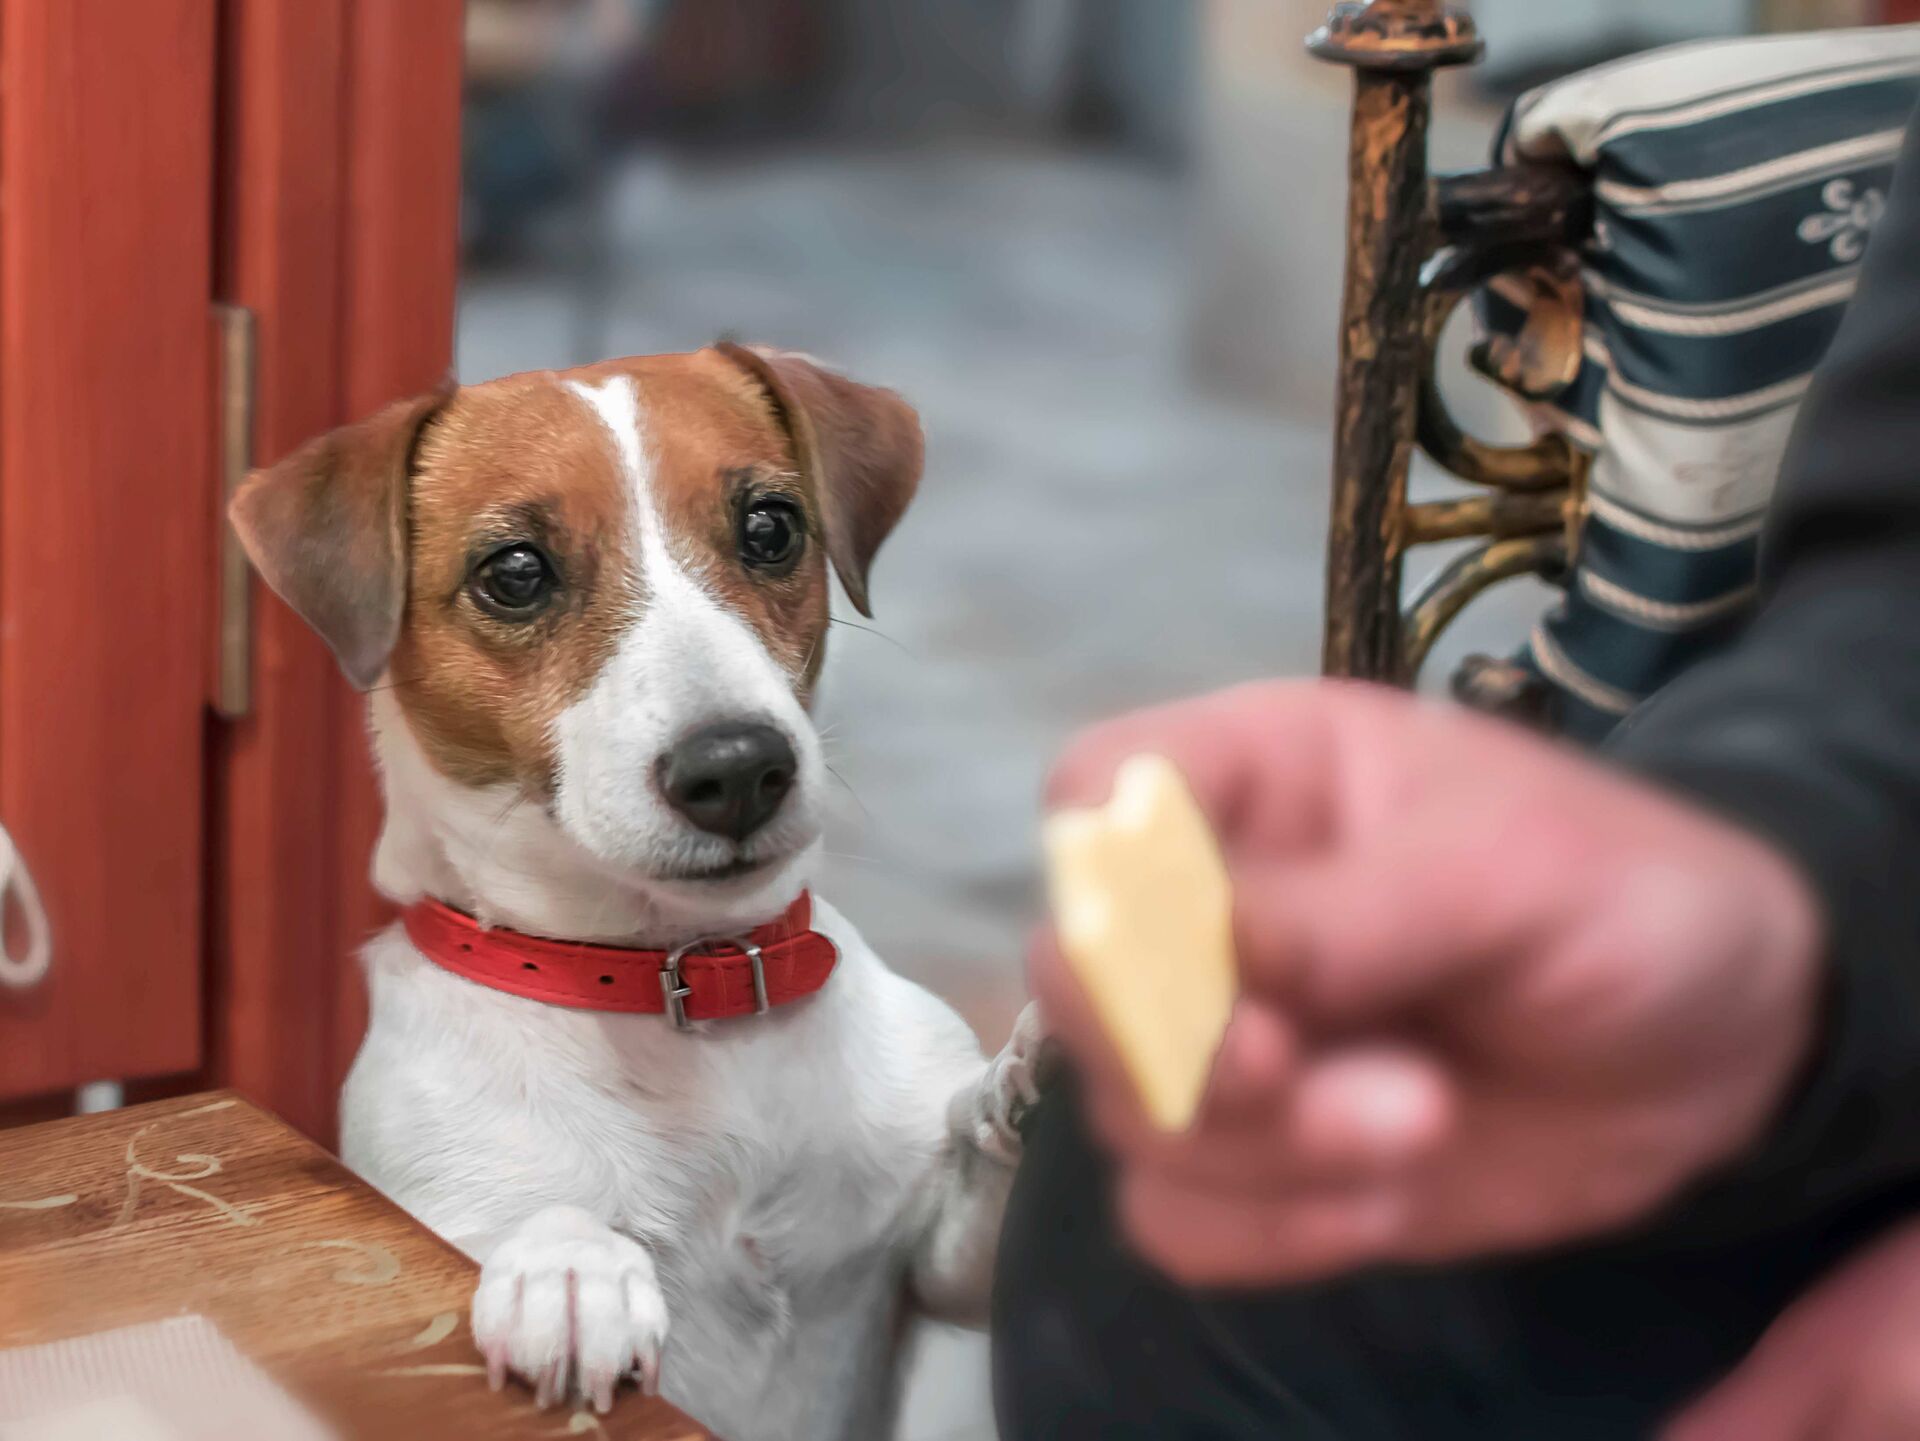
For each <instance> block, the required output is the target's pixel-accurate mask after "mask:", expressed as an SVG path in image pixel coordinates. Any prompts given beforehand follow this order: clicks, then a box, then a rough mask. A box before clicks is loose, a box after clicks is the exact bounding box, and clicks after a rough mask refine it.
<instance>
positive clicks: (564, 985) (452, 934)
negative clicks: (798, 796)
mask: <svg viewBox="0 0 1920 1441" xmlns="http://www.w3.org/2000/svg"><path fill="white" fill-rule="evenodd" d="M812 911H813V903H812V900H811V898H810V897H809V896H808V895H807V893H806V892H805V891H802V892H801V893H800V897H799V899H798V900H796V901H795V902H794V903H793V904H792V905H790V906H788V907H787V912H786V914H785V915H783V916H781V917H780V919H779V920H777V921H772V922H769V923H768V924H767V925H764V926H760V927H757V928H756V929H754V930H753V931H752V932H750V933H749V934H747V935H745V936H741V937H739V938H737V939H723V938H717V937H716V938H708V939H704V940H698V941H694V942H692V943H691V944H689V945H686V946H682V947H681V948H680V949H679V950H676V951H642V950H634V949H630V948H628V947H626V946H598V945H590V944H588V943H586V942H584V941H551V940H546V939H544V938H542V937H540V936H528V935H523V934H521V933H520V932H519V931H509V930H504V929H501V928H499V927H487V926H483V925H481V924H480V923H479V922H478V921H476V920H474V919H473V917H472V916H469V915H465V914H463V913H461V912H460V911H456V910H454V909H453V907H451V906H447V905H442V904H441V903H440V902H439V901H435V900H421V901H415V902H414V903H413V904H412V905H410V906H408V907H407V908H406V909H405V910H404V911H402V912H401V920H402V922H403V923H404V924H405V925H406V928H407V936H408V938H409V939H411V940H412V941H413V944H414V945H415V946H416V947H418V948H419V951H420V953H421V954H422V955H424V956H425V957H426V958H427V959H428V960H430V961H432V962H433V963H434V964H436V965H439V966H444V967H446V969H448V970H449V971H452V972H453V973H454V974H455V975H457V976H465V977H466V978H467V979H468V980H470V981H477V982H479V984H481V985H483V986H491V987H492V988H493V989H494V990H496V991H505V992H507V993H508V994H509V995H514V996H526V997H527V998H529V999H530V1000H535V1001H545V1002H546V1003H547V1004H548V1005H551V1006H572V1007H574V1008H575V1009H578V1010H583V1011H636V1012H639V1013H641V1014H644V1015H654V1016H658V1015H666V1016H670V1017H672V1019H673V1023H674V1024H675V1025H676V1026H678V1027H680V1028H681V1029H682V1030H685V1029H686V1028H687V1026H688V1025H689V1023H691V1022H693V1021H718V1020H724V1019H726V1018H728V1017H730V1016H751V1015H753V1014H755V1013H756V1012H760V1011H766V1010H769V1009H771V1008H772V1007H774V1006H778V1005H783V1004H785V1003H786V1002H788V1001H797V1000H799V999H800V998H801V997H803V996H810V995H812V994H813V993H814V992H815V991H817V990H819V989H820V988H821V987H822V986H824V985H825V984H826V983H827V977H828V976H830V975H832V974H833V966H834V962H835V961H837V960H838V959H839V955H840V953H839V951H838V950H837V949H836V948H835V947H834V944H833V942H832V941H830V940H828V939H827V938H826V937H825V936H823V935H821V934H820V933H819V932H818V931H815V930H811V929H809V925H810V923H811V920H812Z"/></svg>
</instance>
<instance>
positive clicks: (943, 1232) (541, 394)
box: [232, 344, 1039, 1441]
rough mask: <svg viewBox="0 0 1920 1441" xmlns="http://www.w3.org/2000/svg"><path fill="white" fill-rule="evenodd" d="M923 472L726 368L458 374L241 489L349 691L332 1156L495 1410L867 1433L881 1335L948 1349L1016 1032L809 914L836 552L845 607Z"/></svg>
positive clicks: (872, 1433) (269, 555) (1027, 1030)
mask: <svg viewBox="0 0 1920 1441" xmlns="http://www.w3.org/2000/svg"><path fill="white" fill-rule="evenodd" d="M920 468H921V437H920V427H919V421H918V418H917V417H916V416H915V414H914V412H913V411H912V410H911V409H909V408H908V406H907V405H906V404H905V403H904V402H903V401H902V400H901V399H900V398H899V397H898V396H896V395H894V394H893V393H892V392H890V391H885V390H877V389H873V388H870V387H867V386H863V385H856V384H854V383H852V382H850V381H848V380H846V379H844V378H842V377H841V376H840V375H838V374H836V373H834V372H832V371H830V370H827V369H825V368H824V367H822V366H820V365H819V364H817V363H815V362H814V361H812V360H810V359H807V358H805V357H801V356H796V355H788V354H781V353H776V352H770V351H761V350H749V349H746V348H743V347H740V346H735V345H731V344H722V345H719V346H716V347H714V348H711V349H707V350H702V351H700V352H698V353H696V354H692V355H664V356H648V357H643V358H638V359H631V360H618V361H609V362H607V363H604V364H601V365H595V366H590V367H586V368H583V369H578V370H572V371H566V372H560V373H540V374H528V375H517V376H509V377H507V378H505V379H502V380H495V381H492V382H489V383H487V384H484V385H476V386H463V387H459V388H457V389H456V388H453V387H451V386H449V387H448V388H446V389H444V390H442V391H441V392H439V393H436V394H433V395H427V396H422V397H420V398H418V399H414V400H409V401H404V402H401V403H399V404H396V405H393V406H390V407H389V408H387V409H386V410H384V411H382V412H381V413H380V414H378V415H376V416H374V417H373V418H372V419H370V420H366V421H363V422H361V423H359V424H357V425H350V426H347V427H346V428H344V429H342V430H338V431H335V432H334V433H333V434H331V435H328V436H325V437H323V438H321V439H319V440H316V441H313V442H311V443H309V444H308V445H306V446H305V447H304V448H302V449H301V450H299V451H297V452H296V453H294V454H293V455H291V456H290V457H288V458H287V459H286V460H283V461H282V462H280V463H279V464H278V465H275V466H273V467H271V468H270V469H266V470H262V471H259V472H256V473H255V474H254V475H253V476H251V477H250V478H249V479H248V481H247V483H246V485H245V487H244V488H243V489H242V490H241V491H240V492H239V494H238V495H237V497H236V498H235V501H234V504H233V509H232V515H233V521H234V525H235V527H236V529H237V530H238V532H239V535H240V537H241V539H242V541H243V542H244V543H245V545H246V548H247V551H248V553H249V554H250V555H251V556H252V558H253V561H254V563H255V564H256V566H257V567H258V568H259V570H260V572H261V574H262V575H263V576H264V577H265V578H266V580H267V582H268V583H269V584H270V585H271V586H272V587H273V588H274V589H275V590H276V591H277V592H279V594H280V595H281V596H282V597H283V598H285V599H286V600H287V601H288V602H289V603H290V604H291V605H292V606H293V607H294V608H295V609H296V610H297V611H299V612H300V614H301V615H302V616H304V617H305V618H306V620H307V621H308V622H309V623H311V624H312V625H313V627H314V628H315V629H316V630H318V631H319V633H320V634H321V635H322V636H323V637H324V638H325V639H326V641H327V642H328V643H329V644H330V645H331V646H332V648H333V650H334V652H335V654H336V655H337V656H338V658H339V660H340V663H341V665H342V666H343V668H344V669H345V670H346V673H347V675H348V677H349V678H350V679H351V680H352V681H353V682H354V683H355V684H356V685H358V686H359V687H361V688H363V689H366V690H368V691H370V692H371V695H370V709H371V716H372V728H373V736H374V744H375V750H376V754H377V757H378V761H379V767H380V772H381V776H382V778H383V781H384V785H385V790H386V802H387V809H386V824H385V829H384V831H383V833H382V835H381V838H380V843H379V847H378V850H377V852H376V854H375V857H374V879H375V883H376V884H377V885H378V887H379V888H380V890H381V891H382V892H383V893H385V894H386V895H387V896H388V897H390V898H391V899H392V900H394V901H395V902H397V903H398V904H399V905H400V906H401V907H402V919H401V920H400V921H399V922H397V923H396V924H395V925H394V926H393V927H391V928H390V929H389V930H387V931H386V932H384V933H383V934H381V935H379V936H378V937H376V938H375V939H374V940H373V941H372V943H371V944H370V945H369V946H368V948H367V951H366V955H365V963H366V970H367V975H368V981H369V986H370V990H371V995H372V1023H371V1026H370V1027H369V1030H368V1032H367V1036H366V1040H365V1042H364V1044H363V1045H362V1046H361V1049H360V1054H359V1057H358V1059H357V1060H356V1061H355V1062H354V1066H353V1070H352V1074H351V1075H350V1076H349V1078H348V1080H347V1085H346V1091H345V1094H344V1097H343V1100H342V1111H343V1136H344V1151H345V1156H346V1160H347V1162H348V1163H349V1164H350V1165H352V1166H353V1167H354V1168H355V1169H356V1170H357V1171H359V1172H360V1173H361V1174H362V1175H364V1176H366V1177H367V1178H368V1179H369V1180H370V1181H372V1182H373V1183H374V1184H375V1185H377V1186H379V1187H380V1188H381V1189H382V1190H384V1191H385V1192H386V1193H387V1194H388V1195H390V1196H391V1197H393V1198H394V1199H395V1200H396V1201H398V1202H399V1203H400V1204H401V1205H402V1206H404V1207H405V1208H406V1209H407V1210H409V1211H410V1212H412V1213H413V1214H414V1215H416V1216H418V1217H419V1218H420V1219H421V1220H422V1221H423V1222H425V1223H426V1224H427V1225H428V1226H431V1227H432V1228H433V1229H434V1230H436V1231H437V1232H439V1233H440V1234H441V1235H442V1236H444V1237H446V1238H447V1239H448V1240H450V1241H452V1242H453V1243H455V1244H456V1245H458V1246H460V1247H461V1248H462V1249H464V1250H465V1251H467V1252H468V1253H469V1254H471V1255H472V1256H473V1257H474V1258H475V1259H476V1260H478V1261H479V1262H480V1265H481V1272H480V1283H479V1288H478V1290H477V1291H476V1292H475V1294H474V1298H473V1308H472V1311H473V1316H472V1319H473V1335H474V1339H475V1341H476V1342H477V1344H478V1346H479V1349H480V1350H481V1352H482V1353H483V1355H484V1356H485V1359H486V1362H487V1367H488V1371H489V1374H490V1376H491V1379H492V1381H493V1384H494V1385H495V1386H498V1385H500V1384H501V1382H502V1380H503V1379H504V1377H505V1375H506V1374H507V1373H508V1372H512V1373H514V1374H517V1375H518V1376H520V1377H522V1378H523V1379H525V1380H526V1381H527V1382H529V1383H530V1384H532V1385H533V1386H534V1387H535V1388H536V1391H537V1396H538V1399H539V1401H540V1402H541V1404H543V1405H545V1404H550V1403H552V1402H554V1401H558V1400H561V1399H563V1398H565V1397H568V1396H570V1395H577V1396H579V1397H581V1398H582V1399H584V1400H587V1401H591V1402H592V1403H593V1404H594V1405H595V1406H597V1407H598V1408H600V1409H601V1410H605V1409H606V1408H607V1406H608V1405H609V1404H610V1402H611V1400H612V1395H613V1391H614V1388H615V1385H616V1383H617V1382H618V1381H619V1380H620V1379H621V1378H622V1377H624V1376H629V1375H630V1376H633V1377H634V1378H636V1379H637V1380H638V1381H639V1383H640V1384H641V1386H642V1387H643V1388H644V1389H646V1390H648V1391H653V1390H655V1389H658V1390H659V1391H661V1392H663V1393H664V1394H665V1395H666V1396H667V1397H668V1398H669V1399H670V1400H672V1401H673V1402H675V1403H676V1404H677V1405H679V1406H681V1407H682V1408H683V1409H684V1410H686V1411H687V1412H689V1413H690V1414H691V1415H693V1416H694V1417H695V1418H696V1419H698V1420H699V1421H701V1422H702V1423H703V1424H705V1425H707V1426H709V1427H711V1428H712V1429H713V1430H714V1431H716V1432H717V1433H719V1434H720V1435H723V1436H726V1437H728V1438H729V1441H808V1438H822V1441H826V1438H848V1441H877V1438H882V1437H884V1436H886V1435H887V1434H889V1431H890V1428H891V1426H892V1422H893V1414H894V1410H895V1406H896V1400H897V1394H898V1383H897V1372H898V1367H897V1362H898V1359H899V1352H900V1343H901V1337H902V1333H903V1328H904V1322H905V1321H906V1319H907V1318H908V1317H909V1316H910V1315H912V1314H914V1313H916V1312H919V1313H924V1314H930V1315H933V1316H936V1317H942V1318H949V1319H954V1320H960V1321H965V1322H973V1323H978V1322H979V1321H980V1320H981V1319H982V1317H983V1313H984V1309H985V1304H986V1297H987V1290H988V1279H989V1277H990V1275H991V1271H992V1261H993V1251H994V1246H995V1242H996V1238H997V1232H998V1230H999V1224H1000V1216H1001V1211H1002V1208H1003V1205H1004V1202H1005V1199H1006V1194H1007V1191H1008V1188H1009V1183H1010V1179H1011V1174H1012V1166H1013V1161H1014V1159H1015V1157H1016V1155H1017V1152H1018V1146H1019V1136H1018V1132H1017V1130H1016V1127H1015V1123H1016V1120H1017V1115H1018V1112H1019V1111H1020V1110H1021V1109H1022V1108H1023V1107H1024V1106H1025V1105H1026V1104H1028V1103H1030V1102H1031V1101H1032V1099H1033V1097H1034V1075H1033V1073H1034V1062H1035V1059H1036V1054H1037V1051H1038V1048H1039V1037H1038V1027H1037V1024H1036V1023H1035V1021H1034V1019H1033V1015H1032V1012H1031V1010H1029V1012H1028V1014H1027V1015H1025V1016H1023V1017H1022V1019H1021V1023H1020V1025H1019V1026H1018V1027H1016V1030H1015V1036H1014V1039H1013V1040H1012V1041H1011V1042H1010V1043H1009V1044H1008V1047H1007V1048H1006V1049H1005V1050H1004V1051H1002V1052H1001V1053H1000V1055H999V1056H998V1057H997V1058H996V1059H994V1060H993V1061H991V1062H988V1061H986V1060H985V1059H983V1057H982V1055H981V1052H980V1050H979V1047H978V1045H977V1043H976V1042H975V1040H974V1038H973V1036H972V1034H971V1033H970V1032H969V1030H968V1029H967V1027H966V1025H965V1024H964V1023H963V1022H962V1021H961V1020H960V1018H959V1017H958V1016H957V1015H955V1014H954V1012H953V1011H952V1010H950V1009H949V1008H948V1007H947V1006H946V1005H945V1004H944V1003H942V1002H941V1001H939V1000H937V999H935V998H934V997H933V996H932V995H930V994H929V993H927V992H926V991H924V990H922V989H921V988H920V987H918V986H916V985H913V984H911V983H909V982H908V981H906V980H903V979H902V978H901V977H899V976H897V975H895V974H894V973H893V972H891V971H890V970H888V969H887V967H886V966H885V965H884V964H882V963H881V961H880V960H879V959H878V958H877V957H876V956H875V955H874V954H873V952H872V951H870V950H869V949H868V948H867V946H866V945H865V944H864V943H863V942H862V941H861V939H860V937H859V935H858V933H857V932H855V930H854V929H853V927H852V926H851V925H849V924H848V923H847V922H846V920H845V919H843V918H842V917H841V916H840V915H839V913H838V912H836V911H835V910H833V909H832V907H830V906H828V905H827V904H826V903H825V902H824V901H821V900H819V899H817V898H814V897H811V896H810V895H809V894H808V892H807V889H806V887H807V877H808V874H809V872H810V871H811V870H812V869H813V867H814V864H815V862H816V859H817V857H818V855H819V848H820V835H821V816H822V810H823V795H822V792H823V790H824V781H825V777H826V767H825V764H824V762H823V760H822V757H821V747H820V740H819V737H818V736H817V735H816V733H815V731H814V728H813V725H812V723H811V722H810V720H809V719H808V713H807V707H808V703H809V700H810V698H811V696H812V693H813V689H814V683H815V680H816V678H817V677H818V675H819V673H820V664H821V659H822V652H823V651H824V649H825V639H826V629H827V611H828V594H827V562H828V561H829V560H831V561H832V563H833V568H834V570H835V571H837V572H838V574H839V577H840V580H841V583H842V585H843V586H844V588H845V590H846V592H847V595H848V596H849V598H850V599H851V600H852V602H853V604H854V605H855V606H856V607H858V608H859V610H860V611H861V613H862V614H871V612H870V611H869V610H868V608H867V571H868V566H869V564H870V563H871V562H872V560H873V557H874V552H875V551H876V550H877V549H878V548H879V546H880V544H881V542H882V541H883V540H884V539H885V538H886V536H887V534H888V532H889V531H891V530H892V529H893V526H894V523H895V522H896V521H898V520H899V518H900V515H901V513H902V511H904V510H905V509H906V506H907V502H908V501H909V500H910V499H911V498H912V496H913V493H914V489H915V487H916V486H917V485H918V483H919V477H920ZM669 1335H671V1338H672V1339H671V1343H670V1344H669V1342H668V1337H669Z"/></svg>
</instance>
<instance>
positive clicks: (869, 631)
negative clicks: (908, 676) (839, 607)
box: [827, 615, 917, 659]
mask: <svg viewBox="0 0 1920 1441" xmlns="http://www.w3.org/2000/svg"><path fill="white" fill-rule="evenodd" d="M827 623H828V624H829V625H844V626H845V627H846V628H847V629H848V630H857V631H860V632H862V633H863V634H865V635H871V636H877V637H878V638H879V639H881V640H883V641H885V642H886V643H887V644H888V645H890V646H892V647H893V648H894V649H895V650H897V651H899V652H900V654H902V655H905V656H912V655H914V652H913V650H912V649H911V648H910V647H908V646H905V645H903V644H901V643H900V642H899V641H897V640H895V639H894V638H893V637H892V636H890V635H888V634H887V633H886V632H885V631H883V630H876V629H875V628H874V627H872V626H870V625H861V624H860V623H859V622H858V621H852V620H842V619H841V618H840V617H839V616H837V615H830V616H828V617H827ZM916 659H917V657H916Z"/></svg>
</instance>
